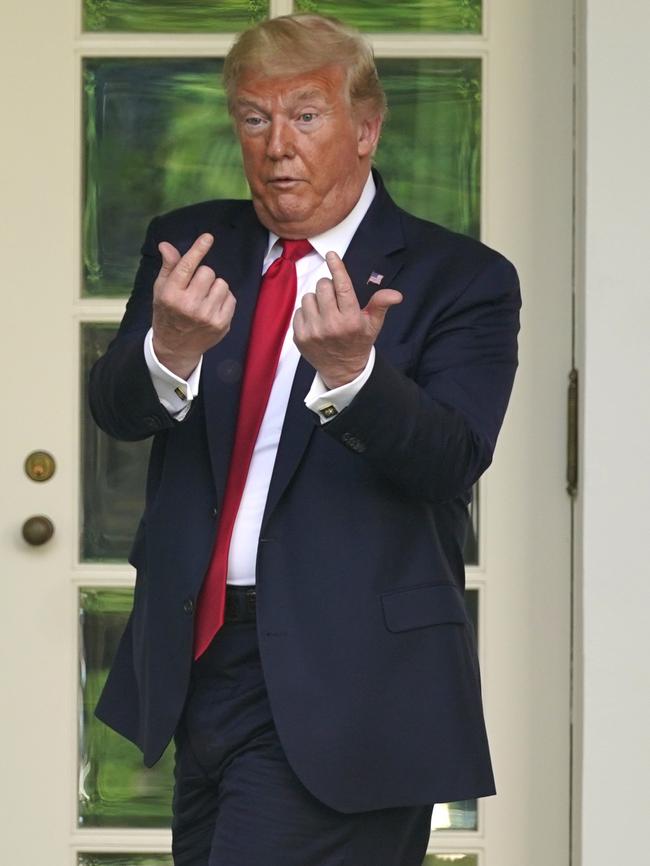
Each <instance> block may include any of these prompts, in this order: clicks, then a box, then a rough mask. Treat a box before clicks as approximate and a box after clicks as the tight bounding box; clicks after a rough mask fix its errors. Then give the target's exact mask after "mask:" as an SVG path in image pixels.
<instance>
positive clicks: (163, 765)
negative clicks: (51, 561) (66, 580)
mask: <svg viewBox="0 0 650 866" xmlns="http://www.w3.org/2000/svg"><path fill="white" fill-rule="evenodd" d="M132 601H133V592H132V590H131V589H127V588H122V589H82V590H81V591H80V593H79V629H80V635H79V659H80V667H79V687H80V692H81V699H80V712H79V824H80V826H83V827H168V826H169V824H170V820H171V796H172V784H173V748H172V747H170V748H168V749H167V751H166V752H165V754H164V755H163V757H162V758H161V760H160V761H159V762H158V763H157V764H156V766H155V767H153V768H152V769H147V768H146V767H145V766H144V764H143V763H142V755H141V754H140V752H139V751H138V750H137V749H136V747H135V746H134V745H132V744H131V743H129V742H128V741H127V740H125V739H124V738H123V737H120V736H119V735H118V734H116V733H115V732H114V731H112V730H111V729H110V728H107V727H106V725H104V724H103V723H102V722H100V721H99V720H98V719H96V718H95V716H94V714H93V713H94V709H95V706H96V704H97V700H98V698H99V694H100V692H101V690H102V687H103V685H104V682H105V680H106V676H107V674H108V670H109V668H110V666H111V664H112V662H113V658H114V656H115V651H116V649H117V644H118V641H119V639H120V637H121V635H122V632H123V630H124V626H125V625H126V621H127V619H128V616H129V613H130V611H131V605H132ZM83 856H84V857H90V856H91V855H83ZM92 856H94V855H92ZM97 856H99V855H97ZM101 856H104V855H101ZM106 856H108V855H106ZM81 862H82V863H86V861H85V860H82V861H81ZM93 862H97V863H100V862H101V863H104V862H106V863H115V864H118V863H122V862H124V863H125V864H126V863H127V862H128V864H129V866H131V864H132V863H135V862H140V861H133V860H128V861H123V860H120V859H119V858H118V859H116V860H111V859H110V858H109V859H108V860H106V861H104V860H97V861H93V860H89V861H88V863H93ZM149 862H151V863H152V864H153V863H159V862H160V863H167V862H168V861H167V860H161V861H158V860H156V859H153V860H151V861H149V860H143V861H142V863H143V864H145V863H149ZM169 862H171V861H169Z"/></svg>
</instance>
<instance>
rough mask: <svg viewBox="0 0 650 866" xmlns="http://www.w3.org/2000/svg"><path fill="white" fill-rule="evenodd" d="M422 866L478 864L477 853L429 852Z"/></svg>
mask: <svg viewBox="0 0 650 866" xmlns="http://www.w3.org/2000/svg"><path fill="white" fill-rule="evenodd" d="M422 866H478V856H477V855H476V854H456V853H454V854H451V853H449V854H427V856H426V857H425V858H424V862H423V863H422Z"/></svg>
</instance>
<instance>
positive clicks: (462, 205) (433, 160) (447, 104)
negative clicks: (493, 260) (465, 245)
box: [376, 58, 481, 237]
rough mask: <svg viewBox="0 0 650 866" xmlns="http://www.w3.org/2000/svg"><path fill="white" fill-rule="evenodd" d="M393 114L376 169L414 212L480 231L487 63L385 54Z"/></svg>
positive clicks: (383, 68)
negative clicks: (484, 70)
mask: <svg viewBox="0 0 650 866" xmlns="http://www.w3.org/2000/svg"><path fill="white" fill-rule="evenodd" d="M377 66H378V69H379V75H380V77H381V79H382V81H383V83H384V87H385V89H386V94H387V96H388V106H389V115H388V119H387V121H386V124H385V126H384V131H383V134H382V139H381V142H380V145H379V150H378V152H377V160H376V162H377V167H378V168H379V170H380V171H381V172H382V174H383V176H384V179H385V180H386V185H387V187H388V189H389V191H390V193H391V195H392V196H393V198H394V199H395V200H396V201H397V203H398V204H399V205H400V206H401V207H403V208H405V209H406V210H408V211H411V213H415V214H417V215H418V216H421V217H425V218H426V219H430V220H434V221H435V222H438V223H441V224H442V225H445V226H447V227H448V228H450V229H453V230H455V231H459V232H462V233H464V234H468V235H472V236H473V237H478V236H479V231H480V181H481V61H480V60H478V59H474V58H469V59H467V58H460V59H458V58H434V59H430V58H427V59H422V58H421V59H417V60H379V61H378V62H377Z"/></svg>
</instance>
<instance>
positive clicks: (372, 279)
mask: <svg viewBox="0 0 650 866" xmlns="http://www.w3.org/2000/svg"><path fill="white" fill-rule="evenodd" d="M383 279H384V275H383V274H378V273H377V271H373V272H372V273H371V274H370V276H369V277H368V282H369V283H373V285H375V286H381V281H382V280H383Z"/></svg>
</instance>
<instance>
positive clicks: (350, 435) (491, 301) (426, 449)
mask: <svg viewBox="0 0 650 866" xmlns="http://www.w3.org/2000/svg"><path fill="white" fill-rule="evenodd" d="M519 308H520V294H519V282H518V279H517V274H516V272H515V270H514V268H513V267H512V265H511V264H510V263H509V262H508V261H507V260H506V259H504V258H503V257H501V256H495V257H494V258H492V259H491V261H490V262H489V263H488V264H487V265H486V266H485V267H483V268H482V269H481V271H480V272H479V273H477V274H475V275H474V277H473V278H472V279H471V280H470V282H469V283H468V285H467V286H466V287H465V288H464V290H463V291H462V292H461V293H460V295H459V296H458V297H457V299H456V300H455V301H454V302H453V303H452V304H451V305H450V306H449V308H448V309H447V310H446V311H445V312H444V313H443V314H442V315H440V316H439V317H438V318H437V319H436V320H435V321H433V322H432V323H431V325H430V328H429V331H428V333H427V335H426V338H425V340H424V341H423V343H422V345H421V346H419V347H418V353H417V358H416V359H415V360H414V362H413V366H412V369H409V370H408V371H407V372H406V373H405V372H402V371H400V370H399V369H396V367H394V366H393V365H392V364H391V363H390V361H389V360H388V359H387V358H386V357H384V356H383V355H382V352H381V351H377V355H376V358H375V365H374V368H373V371H372V373H371V375H370V378H369V379H368V381H367V382H366V384H365V385H364V387H363V388H362V389H361V391H360V393H359V394H358V395H357V396H356V397H355V399H354V400H353V401H352V403H351V404H350V405H349V406H348V407H347V408H346V409H345V410H344V411H343V412H341V414H340V415H338V416H337V417H336V418H334V419H333V420H332V421H329V422H328V423H327V424H325V425H323V426H322V428H321V429H322V430H323V431H324V435H330V436H333V437H334V438H336V439H338V440H339V441H340V442H341V443H342V444H343V445H344V446H346V447H347V448H349V449H350V450H352V451H355V452H357V453H358V454H359V457H360V459H365V460H368V461H370V462H371V463H372V464H373V465H374V467H376V470H377V471H378V472H380V473H382V474H383V475H384V476H386V477H388V478H389V479H390V480H391V481H392V482H394V483H395V484H396V485H398V486H399V487H400V488H401V489H402V490H403V491H404V492H405V493H407V494H408V495H413V496H418V497H423V498H425V499H428V500H431V501H437V502H440V501H445V500H448V499H451V498H454V497H456V496H462V495H464V494H466V492H467V491H468V490H469V489H470V488H471V486H472V485H473V484H474V483H475V482H476V481H477V480H478V478H479V476H480V475H481V474H482V473H483V472H484V471H485V469H486V468H487V467H488V466H489V465H490V462H491V460H492V455H493V452H494V448H495V445H496V439H497V435H498V432H499V429H500V427H501V423H502V421H503V417H504V414H505V411H506V407H507V405H508V400H509V397H510V392H511V389H512V384H513V380H514V375H515V370H516V368H517V333H518V330H519ZM388 315H389V316H390V312H389V314H388Z"/></svg>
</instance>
